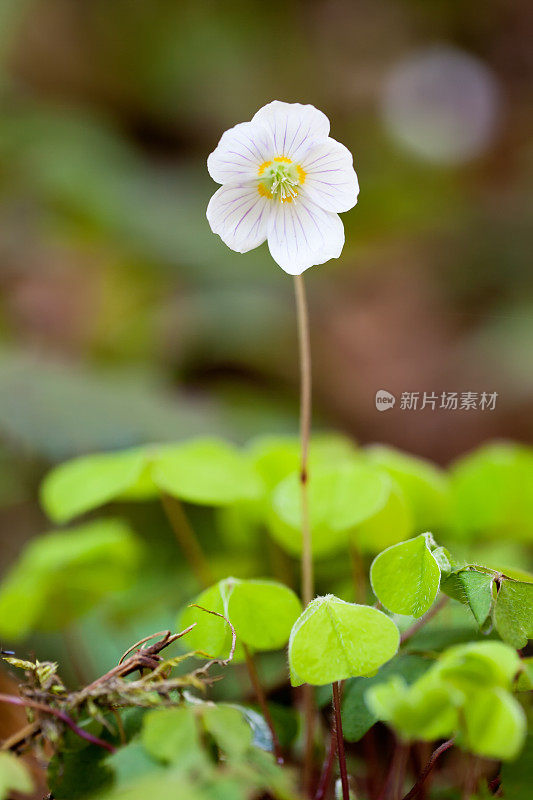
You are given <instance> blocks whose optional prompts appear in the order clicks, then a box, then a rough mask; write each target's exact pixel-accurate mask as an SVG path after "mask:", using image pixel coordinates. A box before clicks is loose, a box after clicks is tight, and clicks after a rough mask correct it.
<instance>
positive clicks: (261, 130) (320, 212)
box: [207, 100, 359, 275]
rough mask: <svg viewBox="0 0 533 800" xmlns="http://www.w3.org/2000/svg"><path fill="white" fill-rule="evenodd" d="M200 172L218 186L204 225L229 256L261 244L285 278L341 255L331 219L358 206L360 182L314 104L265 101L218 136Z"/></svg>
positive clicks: (338, 230) (339, 233) (337, 223)
mask: <svg viewBox="0 0 533 800" xmlns="http://www.w3.org/2000/svg"><path fill="white" fill-rule="evenodd" d="M207 168H208V170H209V174H210V175H211V177H212V178H213V180H215V181H216V182H217V183H221V184H222V186H221V187H220V189H218V191H216V192H215V194H214V195H213V197H212V198H211V200H210V202H209V205H208V207H207V219H208V220H209V224H210V225H211V228H212V230H213V232H214V233H217V234H218V235H219V236H220V238H221V239H222V240H223V241H224V242H225V243H226V244H227V245H228V247H231V249H232V250H236V251H237V252H238V253H246V252H248V250H252V249H253V248H254V247H258V246H259V245H260V244H262V243H263V242H264V241H265V240H266V239H268V247H269V249H270V253H271V255H272V258H273V259H274V260H275V261H276V262H277V263H278V264H279V265H280V267H282V268H283V269H284V270H285V272H288V273H289V274H291V275H299V274H301V273H302V272H303V271H304V270H306V269H307V268H308V267H311V266H313V265H314V264H323V263H324V262H325V261H329V259H330V258H338V257H339V256H340V254H341V250H342V247H343V245H344V227H343V224H342V222H341V220H340V217H339V216H338V214H339V212H342V211H348V210H349V209H350V208H352V207H353V206H354V205H355V204H356V203H357V195H358V193H359V184H358V182H357V175H356V174H355V170H354V168H353V160H352V155H351V153H350V151H349V150H347V148H346V147H344V145H342V144H340V142H337V141H335V139H331V138H330V136H329V120H328V118H327V117H326V115H325V114H323V113H322V112H321V111H318V109H316V108H315V107H314V106H311V105H301V104H300V103H282V102H279V101H278V100H275V101H274V102H273V103H269V104H268V105H266V106H264V107H263V108H261V109H260V110H259V111H258V112H257V114H255V116H254V117H253V118H252V120H251V121H250V122H242V123H240V124H239V125H235V127H233V128H230V130H228V131H226V132H225V133H224V134H223V136H222V138H221V139H220V142H219V143H218V147H217V148H216V150H215V151H214V152H213V153H211V155H210V156H209V158H208V160H207Z"/></svg>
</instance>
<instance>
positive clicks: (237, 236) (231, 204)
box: [206, 186, 272, 253]
mask: <svg viewBox="0 0 533 800" xmlns="http://www.w3.org/2000/svg"><path fill="white" fill-rule="evenodd" d="M271 209H272V200H270V199H268V198H267V197H262V196H261V195H260V194H259V192H258V191H257V186H221V187H220V189H217V191H216V192H215V194H214V195H213V197H212V198H211V200H210V201H209V205H208V206H207V212H206V215H207V219H208V221H209V224H210V225H211V230H212V231H213V233H218V235H219V236H220V238H221V239H222V241H223V242H224V243H225V244H227V245H228V247H231V249H232V250H235V251H236V252H237V253H247V252H248V250H253V248H254V247H258V246H259V245H260V244H262V243H263V242H264V241H265V239H266V237H267V230H268V219H269V216H270V211H271Z"/></svg>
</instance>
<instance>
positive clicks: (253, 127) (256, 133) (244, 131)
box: [207, 122, 275, 184]
mask: <svg viewBox="0 0 533 800" xmlns="http://www.w3.org/2000/svg"><path fill="white" fill-rule="evenodd" d="M274 155H275V153H274V152H273V149H272V137H271V135H270V132H269V131H268V130H267V129H266V128H265V126H264V125H261V124H260V123H258V122H241V123H239V124H238V125H235V126H234V127H233V128H230V129H229V130H228V131H226V132H225V133H223V134H222V137H221V139H220V141H219V143H218V145H217V147H216V149H215V150H213V152H212V153H211V155H210V156H209V157H208V159H207V169H208V170H209V174H210V175H211V177H212V178H213V180H214V181H216V182H217V183H232V184H237V183H243V182H245V181H248V180H255V179H256V178H257V171H258V169H259V167H260V166H261V164H262V163H263V162H264V161H268V160H269V159H271V158H272V157H273V156H274Z"/></svg>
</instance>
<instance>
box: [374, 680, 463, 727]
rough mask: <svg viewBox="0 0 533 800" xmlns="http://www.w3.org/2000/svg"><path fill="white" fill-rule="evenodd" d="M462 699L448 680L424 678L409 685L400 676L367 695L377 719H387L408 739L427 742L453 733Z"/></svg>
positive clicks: (386, 720) (375, 688)
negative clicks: (446, 681) (447, 682)
mask: <svg viewBox="0 0 533 800" xmlns="http://www.w3.org/2000/svg"><path fill="white" fill-rule="evenodd" d="M427 675H428V673H426V676H427ZM459 700H460V695H458V694H457V692H456V691H454V689H453V688H452V687H450V686H447V685H446V684H445V683H442V682H439V681H436V680H425V679H422V680H420V681H417V682H416V683H414V684H413V685H412V686H407V684H406V683H405V681H404V680H403V679H402V678H401V677H400V676H398V675H396V676H394V677H393V678H391V679H390V680H388V681H387V682H386V683H381V684H378V685H375V686H372V687H370V689H368V691H367V693H366V695H365V702H366V703H367V705H368V707H369V708H370V710H371V712H372V713H373V714H374V715H375V716H376V717H377V719H380V720H382V721H384V722H388V723H389V724H390V725H392V726H393V728H394V729H395V730H396V731H397V732H398V733H399V734H400V735H401V736H402V737H403V738H405V739H408V740H419V739H422V740H425V741H432V740H434V739H440V738H445V737H448V736H451V734H452V733H453V731H454V730H455V729H456V727H457V724H458V710H457V707H458V703H459Z"/></svg>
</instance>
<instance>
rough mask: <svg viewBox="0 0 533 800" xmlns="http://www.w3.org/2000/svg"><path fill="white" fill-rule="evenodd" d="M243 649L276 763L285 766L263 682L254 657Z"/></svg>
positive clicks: (244, 647)
mask: <svg viewBox="0 0 533 800" xmlns="http://www.w3.org/2000/svg"><path fill="white" fill-rule="evenodd" d="M243 649H244V656H245V658H246V667H247V669H248V675H249V676H250V681H251V683H252V686H253V687H254V692H255V696H256V697H257V702H258V703H259V705H260V707H261V711H262V713H263V716H264V718H265V721H266V723H267V725H268V727H269V728H270V734H271V736H272V745H273V747H274V755H275V756H276V761H277V762H278V764H283V755H282V753H281V747H280V744H279V739H278V735H277V733H276V729H275V728H274V722H273V720H272V715H271V714H270V709H269V707H268V703H267V700H266V697H265V693H264V691H263V687H262V686H261V681H260V679H259V675H258V672H257V667H256V665H255V660H254V657H253V655H252V654H251V653H250V650H249V649H248V647H247V646H246V645H245V644H243Z"/></svg>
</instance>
